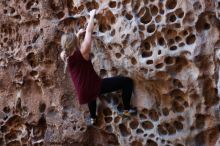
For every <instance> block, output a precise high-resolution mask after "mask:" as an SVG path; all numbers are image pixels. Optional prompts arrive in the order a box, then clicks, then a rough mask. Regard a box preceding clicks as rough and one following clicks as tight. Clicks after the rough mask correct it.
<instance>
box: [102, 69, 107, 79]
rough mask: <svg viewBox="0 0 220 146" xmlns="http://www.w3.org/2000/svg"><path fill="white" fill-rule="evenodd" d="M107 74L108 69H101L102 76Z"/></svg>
mask: <svg viewBox="0 0 220 146" xmlns="http://www.w3.org/2000/svg"><path fill="white" fill-rule="evenodd" d="M106 75H107V71H106V70H105V69H100V76H102V77H103V76H106Z"/></svg>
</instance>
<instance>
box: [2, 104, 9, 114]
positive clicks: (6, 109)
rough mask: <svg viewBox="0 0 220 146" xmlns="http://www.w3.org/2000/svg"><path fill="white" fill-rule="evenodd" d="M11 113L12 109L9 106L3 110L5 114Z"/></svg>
mask: <svg viewBox="0 0 220 146" xmlns="http://www.w3.org/2000/svg"><path fill="white" fill-rule="evenodd" d="M10 111H11V109H10V107H9V106H6V107H4V108H3V112H4V113H9V112H10Z"/></svg>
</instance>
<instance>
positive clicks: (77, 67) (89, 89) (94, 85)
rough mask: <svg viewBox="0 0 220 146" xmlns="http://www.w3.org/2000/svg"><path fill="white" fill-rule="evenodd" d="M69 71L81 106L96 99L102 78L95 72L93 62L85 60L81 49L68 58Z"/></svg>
mask: <svg viewBox="0 0 220 146" xmlns="http://www.w3.org/2000/svg"><path fill="white" fill-rule="evenodd" d="M68 69H69V71H70V74H71V78H72V81H73V83H74V86H75V89H76V91H77V95H78V99H79V103H80V104H85V103H88V102H90V101H92V100H94V99H96V98H97V97H98V95H99V92H100V87H101V78H100V77H99V76H98V75H97V73H96V72H95V70H94V68H93V65H92V62H91V60H90V59H89V60H88V61H87V60H86V59H84V58H83V56H82V54H81V52H80V50H79V49H77V50H76V51H75V52H74V54H73V55H72V56H70V57H69V58H68Z"/></svg>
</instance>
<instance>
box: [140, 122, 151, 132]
mask: <svg viewBox="0 0 220 146" xmlns="http://www.w3.org/2000/svg"><path fill="white" fill-rule="evenodd" d="M141 125H142V127H143V128H144V129H145V130H148V129H153V128H154V125H153V123H152V122H150V121H144V122H142V123H141Z"/></svg>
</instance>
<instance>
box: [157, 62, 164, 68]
mask: <svg viewBox="0 0 220 146" xmlns="http://www.w3.org/2000/svg"><path fill="white" fill-rule="evenodd" d="M163 65H164V64H163V63H159V64H157V65H156V66H155V67H156V68H157V69H160V68H162V67H163Z"/></svg>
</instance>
